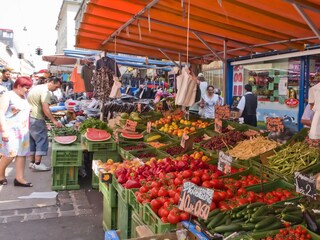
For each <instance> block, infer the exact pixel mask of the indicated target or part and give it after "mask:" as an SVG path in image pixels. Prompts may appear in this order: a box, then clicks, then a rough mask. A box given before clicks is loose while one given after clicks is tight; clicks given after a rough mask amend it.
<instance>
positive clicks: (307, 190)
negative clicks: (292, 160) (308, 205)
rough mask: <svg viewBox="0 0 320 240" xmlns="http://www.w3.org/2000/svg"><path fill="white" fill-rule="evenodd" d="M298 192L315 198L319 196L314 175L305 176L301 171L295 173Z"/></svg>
mask: <svg viewBox="0 0 320 240" xmlns="http://www.w3.org/2000/svg"><path fill="white" fill-rule="evenodd" d="M294 184H295V185H296V192H298V193H301V194H303V195H305V196H308V197H311V198H313V199H316V198H317V189H316V180H315V178H314V177H308V176H305V175H303V174H301V173H299V172H295V173H294Z"/></svg>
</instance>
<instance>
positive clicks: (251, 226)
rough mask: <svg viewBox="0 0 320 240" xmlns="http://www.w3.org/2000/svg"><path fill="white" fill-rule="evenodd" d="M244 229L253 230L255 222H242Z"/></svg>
mask: <svg viewBox="0 0 320 240" xmlns="http://www.w3.org/2000/svg"><path fill="white" fill-rule="evenodd" d="M241 226H242V230H243V231H252V230H253V229H254V227H255V224H254V223H243V224H241Z"/></svg>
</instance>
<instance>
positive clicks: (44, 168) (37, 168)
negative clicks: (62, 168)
mask: <svg viewBox="0 0 320 240" xmlns="http://www.w3.org/2000/svg"><path fill="white" fill-rule="evenodd" d="M32 169H33V170H34V171H50V169H51V167H47V166H46V165H44V164H43V163H40V164H39V165H37V164H33V166H32Z"/></svg>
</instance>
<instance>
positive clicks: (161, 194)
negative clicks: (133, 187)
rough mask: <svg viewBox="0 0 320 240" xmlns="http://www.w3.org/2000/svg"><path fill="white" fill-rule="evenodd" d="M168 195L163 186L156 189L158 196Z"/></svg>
mask: <svg viewBox="0 0 320 240" xmlns="http://www.w3.org/2000/svg"><path fill="white" fill-rule="evenodd" d="M168 195H169V193H168V190H166V189H165V188H164V187H161V188H160V190H159V191H158V196H159V197H166V196H168Z"/></svg>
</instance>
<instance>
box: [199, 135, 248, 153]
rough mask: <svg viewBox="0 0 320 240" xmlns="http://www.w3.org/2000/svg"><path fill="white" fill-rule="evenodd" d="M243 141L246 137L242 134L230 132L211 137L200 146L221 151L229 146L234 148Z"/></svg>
mask: <svg viewBox="0 0 320 240" xmlns="http://www.w3.org/2000/svg"><path fill="white" fill-rule="evenodd" d="M244 139H247V136H246V135H245V134H244V133H243V132H240V131H232V132H227V133H226V134H223V135H218V136H213V137H212V138H211V139H210V140H208V141H207V142H205V143H202V144H201V146H202V147H203V148H205V149H209V150H221V149H223V148H227V147H229V146H234V145H236V144H237V143H238V142H240V141H242V140H244Z"/></svg>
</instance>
